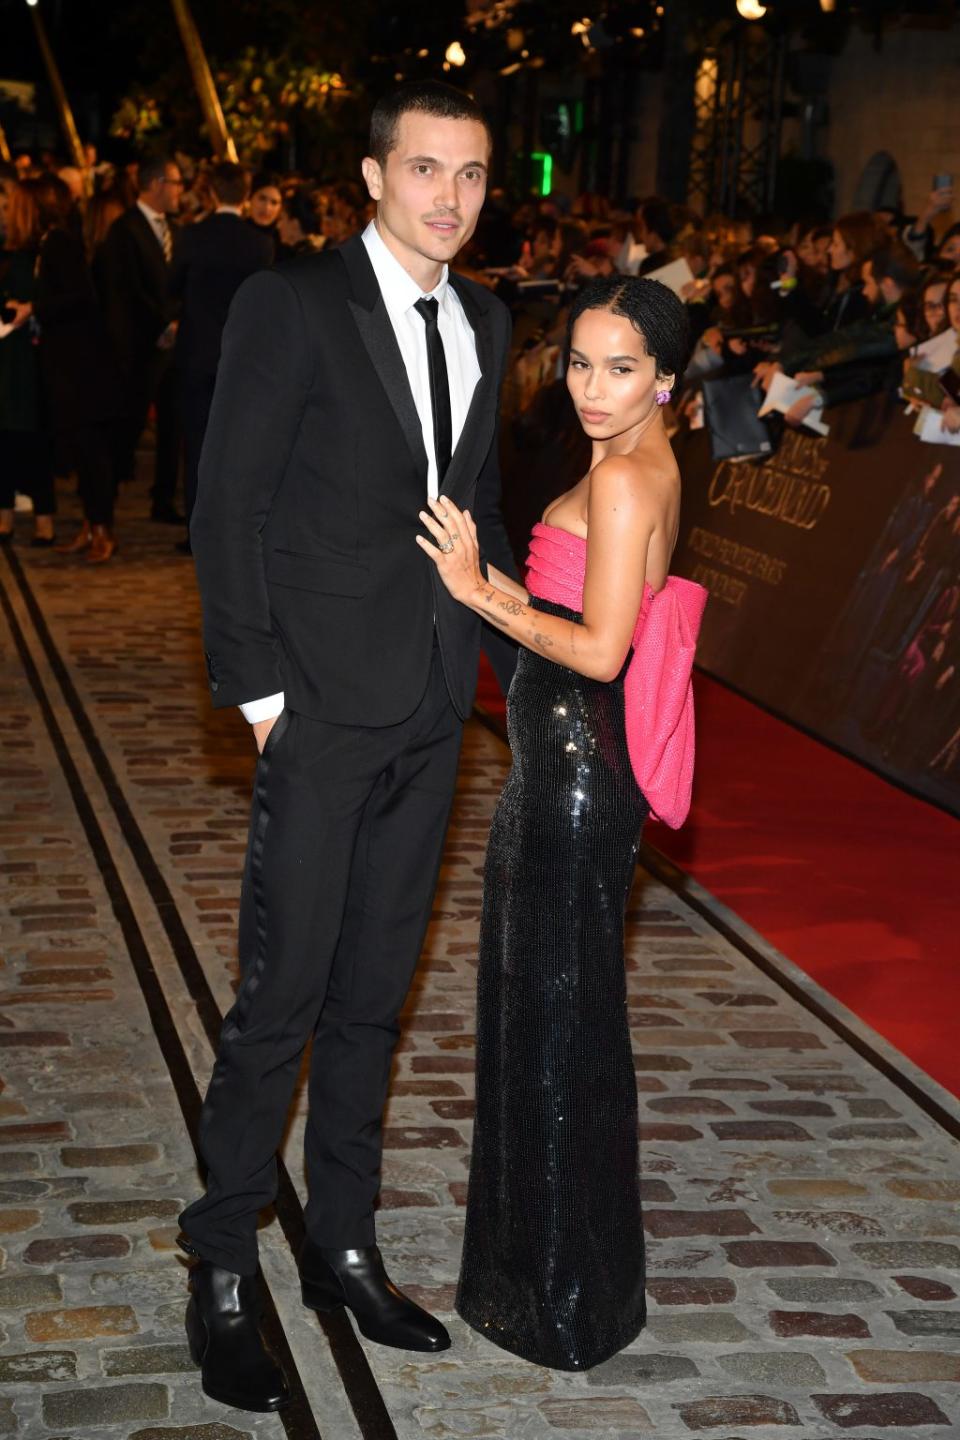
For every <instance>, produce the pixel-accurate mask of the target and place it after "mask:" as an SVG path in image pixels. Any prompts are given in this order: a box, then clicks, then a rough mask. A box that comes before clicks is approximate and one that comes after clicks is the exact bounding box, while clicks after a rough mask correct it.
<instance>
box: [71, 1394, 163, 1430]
mask: <svg viewBox="0 0 960 1440" xmlns="http://www.w3.org/2000/svg"><path fill="white" fill-rule="evenodd" d="M169 1414H170V1392H169V1390H168V1389H167V1387H166V1386H165V1385H98V1386H95V1387H94V1386H91V1387H85V1388H84V1389H82V1390H54V1391H50V1392H48V1393H47V1394H45V1395H44V1397H43V1418H44V1421H45V1422H46V1424H47V1425H80V1426H83V1425H91V1426H92V1425H118V1424H121V1423H123V1422H124V1421H129V1420H165V1419H166V1417H167V1416H168V1415H169Z"/></svg>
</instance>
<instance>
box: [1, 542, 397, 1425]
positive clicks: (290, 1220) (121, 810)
mask: <svg viewBox="0 0 960 1440" xmlns="http://www.w3.org/2000/svg"><path fill="white" fill-rule="evenodd" d="M5 553H6V556H7V560H8V563H9V565H10V569H11V571H12V573H13V575H14V578H15V580H16V582H17V585H18V587H19V590H20V593H21V595H22V597H23V601H24V604H25V606H26V608H27V612H28V614H29V615H30V619H31V621H32V622H33V625H34V628H35V630H36V632H37V635H38V637H39V640H40V643H41V645H42V646H43V649H44V653H45V654H46V656H47V661H48V663H49V665H50V668H51V670H52V671H53V673H54V675H55V676H56V679H57V682H58V684H59V686H60V689H61V691H62V693H63V697H64V700H65V702H66V704H67V708H68V709H69V711H70V713H71V716H72V718H73V721H74V724H75V725H76V727H77V731H78V733H79V734H80V736H81V739H82V740H83V743H84V745H85V747H86V749H87V752H88V755H89V757H90V760H91V763H92V764H93V766H94V769H95V770H96V772H97V775H98V776H99V779H100V783H101V784H102V785H103V788H104V790H105V792H106V795H107V798H108V800H109V802H110V805H111V807H112V809H113V811H114V814H115V816H116V818H117V823H118V824H119V826H120V830H121V833H122V834H123V837H124V840H125V841H126V843H127V846H128V848H129V850H130V853H131V854H132V856H133V858H134V861H135V863H136V865H137V868H138V870H139V871H140V874H141V877H142V879H143V882H144V884H145V886H146V888H147V891H148V893H149V895H150V898H151V900H152V901H153V904H154V906H155V908H156V910H157V913H158V915H159V917H160V921H161V924H162V925H163V928H164V931H165V933H166V936H167V939H168V941H169V942H170V947H171V950H172V951H173V954H174V958H175V959H176V962H177V966H178V968H179V970H180V974H181V976H182V977H183V980H184V983H185V985H186V988H187V992H188V994H189V996H190V999H191V1000H192V1001H193V1004H194V1006H195V1008H196V1011H197V1014H198V1016H199V1018H200V1022H201V1024H202V1025H203V1029H204V1033H205V1034H206V1036H207V1038H208V1040H209V1041H210V1043H211V1045H212V1046H213V1048H214V1049H216V1047H217V1043H218V1040H219V1035H220V1026H221V1024H222V1023H223V1016H222V1014H221V1012H220V1009H219V1006H218V1005H217V1002H216V999H215V997H214V995H213V992H212V990H211V989H210V985H209V982H208V981H207V977H206V975H205V974H204V971H203V967H202V966H201V964H200V961H199V958H198V956H197V952H196V950H195V949H194V947H193V942H192V941H191V939H190V936H189V934H188V933H187V930H186V927H185V925H184V923H183V920H182V918H181V916H180V912H179V910H178V909H177V904H176V901H175V899H174V897H173V894H172V893H171V891H170V888H169V886H168V885H167V882H166V880H165V878H164V876H163V873H162V871H161V870H160V867H159V865H158V864H157V862H156V860H155V859H154V856H153V853H152V851H151V850H150V847H149V845H148V844H147V841H146V838H145V836H144V834H143V832H142V830H141V829H140V826H139V824H138V823H137V820H136V817H135V816H134V814H133V812H132V810H131V809H130V806H129V804H128V802H127V799H126V796H125V795H124V793H123V790H122V789H121V786H120V784H119V781H118V780H117V777H116V774H115V772H114V770H113V767H112V766H111V764H110V761H109V760H108V759H107V756H106V753H105V752H104V750H103V747H102V746H101V744H100V741H99V739H98V738H97V735H96V731H95V730H94V728H93V726H92V724H91V723H90V719H89V716H88V715H87V713H86V711H85V709H84V706H83V702H82V700H81V698H80V696H79V694H78V692H77V689H76V686H75V685H74V683H73V680H72V678H71V676H70V673H69V671H68V669H67V667H66V664H65V662H64V660H63V658H62V657H61V655H60V652H59V650H58V648H57V645H56V642H55V641H54V639H53V636H52V635H51V633H50V630H49V627H48V626H47V623H46V620H45V619H44V616H43V613H42V611H41V610H40V607H39V605H38V603H37V600H36V597H35V596H34V594H33V591H32V590H31V588H30V585H29V582H28V580H27V577H26V575H25V574H24V571H23V567H22V566H21V565H20V562H19V560H18V559H17V557H16V556H15V555H14V554H13V552H12V551H11V550H6V551H5ZM0 595H2V597H3V605H4V610H5V612H7V614H8V616H9V620H10V624H11V628H12V629H13V630H14V635H15V639H16V643H17V648H18V651H19V653H20V655H21V659H22V660H23V663H24V667H25V669H26V670H27V673H28V678H29V679H30V684H31V687H32V688H33V690H34V693H35V694H36V695H37V700H38V703H39V704H40V705H41V708H42V709H43V710H44V716H45V719H46V721H47V729H48V731H49V732H50V738H51V741H52V743H53V745H54V748H55V750H56V751H57V755H58V758H59V759H60V761H61V765H62V766H63V768H64V774H65V775H66V777H67V783H68V785H70V789H71V793H72V794H73V795H74V801H75V803H76V805H77V810H78V813H80V819H81V823H83V825H84V829H85V830H87V823H86V819H85V816H89V818H90V820H91V822H92V824H93V825H94V826H95V828H96V835H97V837H99V839H98V841H97V842H96V843H95V840H94V837H93V835H91V834H90V832H89V831H88V839H89V840H90V844H91V848H92V850H93V853H94V856H95V857H96V858H97V863H98V865H100V860H101V856H102V857H105V860H106V862H107V863H108V865H109V867H110V871H111V873H112V875H113V877H114V882H115V887H119V891H118V899H119V901H120V904H121V906H122V908H123V913H124V914H125V915H127V916H128V920H129V924H130V926H131V927H132V929H131V936H132V938H133V942H134V943H136V944H137V945H139V947H140V949H139V950H138V951H137V954H135V953H134V950H133V948H131V939H129V938H128V936H127V930H126V929H125V928H123V927H124V920H123V918H122V915H121V911H120V910H118V909H117V902H116V901H114V913H115V914H116V915H117V919H118V921H119V922H120V924H121V928H123V933H124V939H125V940H127V944H128V949H130V957H131V961H132V963H133V966H134V970H135V971H136V974H137V979H138V980H139V981H140V986H141V989H142V990H143V994H144V998H145V1000H146V1001H147V1007H148V1009H149V1011H150V1017H151V1020H152V1021H153V1025H154V1029H155V1030H156V1032H157V1039H158V1041H159V1043H160V1048H161V1051H162V1052H163V1056H164V1060H165V1061H166V1063H167V1066H168V1068H169V1069H170V1073H171V1076H172V1078H173V1081H174V1086H175V1088H176V1091H177V1098H178V1100H179V1101H180V1107H181V1110H182V1111H183V1116H184V1119H185V1121H186V1123H187V1127H188V1130H189V1133H190V1138H191V1141H192V1142H193V1145H194V1149H195V1150H196V1149H197V1142H196V1131H197V1122H198V1120H199V1115H200V1105H201V1098H200V1094H199V1091H198V1089H197V1086H196V1082H195V1081H194V1078H193V1072H192V1070H191V1069H190V1064H189V1060H188V1058H187V1055H186V1051H185V1050H184V1049H183V1046H182V1045H181V1043H180V1037H179V1034H178V1033H177V1029H176V1025H175V1022H174V1020H173V1016H172V1015H171V1013H170V1010H169V1008H168V1006H167V1002H166V999H165V997H164V995H163V990H162V987H161V985H160V981H159V977H158V976H157V973H156V970H155V969H154V966H153V961H152V960H151V958H150V953H149V950H148V949H147V946H146V943H145V941H144V939H143V935H142V933H141V931H140V927H139V925H138V924H137V921H136V917H135V915H134V913H133V909H132V906H131V905H130V901H129V898H128V897H127V895H126V892H125V890H124V889H123V882H122V880H121V878H120V875H119V873H118V872H117V871H116V867H115V866H114V864H113V860H112V857H111V856H110V853H109V848H108V847H107V844H106V839H105V837H104V835H103V831H102V830H101V829H100V825H99V822H98V821H97V819H96V816H95V814H94V812H93V810H92V808H91V807H90V804H89V801H88V800H87V798H86V794H85V792H84V791H83V788H82V784H81V782H80V778H79V775H78V774H77V771H76V768H75V766H74V764H73V760H72V757H71V756H70V753H69V750H68V749H67V746H66V741H65V740H64V737H63V733H62V731H61V730H60V727H59V725H58V723H57V720H56V717H55V715H54V714H53V710H52V707H51V706H50V704H49V701H48V700H47V697H46V695H45V694H44V693H43V687H42V681H41V679H40V676H39V673H38V672H37V670H36V666H35V665H34V663H33V658H32V656H30V653H29V650H27V649H26V641H25V639H24V638H23V635H22V631H21V630H20V626H19V624H18V622H17V619H16V616H15V614H14V612H13V610H12V607H11V606H10V601H9V598H8V596H7V595H6V592H5V590H4V589H3V586H2V585H0ZM38 687H39V688H38ZM67 765H69V767H70V772H72V775H73V776H74V778H75V781H76V785H77V787H79V788H78V790H76V791H75V789H74V783H73V782H72V781H71V778H70V773H68V771H67ZM81 801H82V804H83V807H84V808H83V809H81ZM101 873H102V874H103V875H104V883H106V872H105V871H104V870H103V867H102V865H101ZM109 889H110V887H109V886H108V890H109ZM111 900H112V901H113V900H114V896H113V893H112V892H111ZM184 1067H185V1072H184ZM175 1069H176V1073H175ZM178 1076H179V1078H178ZM185 1077H189V1086H187V1085H186V1079H185ZM197 1153H198V1158H199V1150H197ZM277 1169H278V1193H277V1200H276V1205H275V1209H276V1213H277V1219H278V1220H279V1222H280V1227H281V1230H282V1231H283V1234H284V1237H285V1239H286V1240H287V1243H288V1244H289V1246H290V1248H291V1250H292V1251H293V1253H294V1254H295V1255H297V1254H298V1253H299V1250H300V1247H301V1245H302V1244H303V1240H304V1236H305V1229H304V1220H303V1207H302V1206H301V1204H300V1198H299V1196H298V1195H297V1192H296V1188H295V1187H294V1184H293V1181H292V1180H291V1178H290V1174H289V1172H288V1171H287V1169H286V1167H285V1165H284V1163H283V1160H282V1158H281V1157H280V1156H278V1157H277ZM263 1288H264V1291H265V1292H266V1299H267V1302H268V1307H267V1308H268V1313H267V1315H266V1316H265V1319H266V1320H267V1322H268V1323H267V1324H265V1326H264V1333H265V1336H266V1338H267V1340H268V1342H269V1343H270V1345H271V1347H272V1348H273V1350H274V1352H275V1353H276V1354H277V1356H278V1358H279V1359H281V1360H282V1361H283V1363H284V1368H285V1369H287V1370H288V1372H289V1373H290V1377H291V1388H292V1389H294V1391H295V1392H297V1393H295V1395H294V1401H293V1403H292V1404H291V1406H290V1407H289V1408H288V1409H286V1410H284V1411H281V1412H280V1418H281V1419H282V1420H283V1422H284V1428H285V1430H286V1432H287V1434H288V1436H289V1437H290V1440H321V1437H320V1432H319V1430H318V1429H317V1426H316V1421H315V1420H314V1418H313V1414H312V1411H311V1409H310V1404H309V1401H308V1400H307V1396H306V1392H305V1391H304V1389H303V1384H302V1381H301V1380H300V1376H299V1373H298V1371H297V1369H296V1364H295V1362H294V1359H293V1355H292V1353H291V1352H290V1347H289V1344H288V1342H287V1338H286V1335H285V1334H284V1332H283V1327H282V1324H281V1322H280V1318H279V1315H278V1313H277V1310H276V1307H275V1305H274V1303H273V1300H272V1298H271V1297H270V1295H269V1290H268V1287H267V1285H266V1281H265V1280H264V1284H263ZM317 1319H318V1321H319V1323H320V1325H321V1328H322V1329H323V1332H324V1335H325V1337H326V1339H327V1343H328V1344H329V1346H330V1352H331V1354H332V1356H333V1359H334V1363H335V1364H336V1366H337V1370H338V1373H339V1375H340V1379H341V1382H342V1384H343V1388H344V1391H345V1393H346V1395H347V1399H348V1400H349V1402H350V1406H351V1409H352V1410H353V1413H354V1416H355V1417H356V1421H357V1424H358V1426H359V1427H360V1433H361V1435H362V1436H363V1440H397V1432H396V1430H395V1429H394V1426H393V1422H392V1420H391V1419H390V1416H389V1413H388V1411H387V1408H386V1405H385V1403H384V1400H383V1396H382V1395H381V1394H380V1390H379V1387H378V1386H377V1382H376V1380H375V1379H374V1376H373V1372H372V1371H371V1369H370V1365H369V1362H368V1360H367V1357H366V1355H365V1354H364V1352H363V1348H362V1346H361V1345H360V1342H359V1340H358V1339H357V1337H356V1335H355V1333H354V1330H353V1326H352V1325H351V1323H350V1321H349V1319H348V1318H347V1314H346V1311H344V1310H339V1311H334V1312H332V1313H331V1314H329V1315H318V1316H317ZM300 1397H302V1404H303V1409H304V1412H305V1418H304V1419H303V1420H302V1421H301V1420H299V1419H297V1420H296V1421H295V1419H294V1417H295V1413H296V1414H298V1413H299V1409H300Z"/></svg>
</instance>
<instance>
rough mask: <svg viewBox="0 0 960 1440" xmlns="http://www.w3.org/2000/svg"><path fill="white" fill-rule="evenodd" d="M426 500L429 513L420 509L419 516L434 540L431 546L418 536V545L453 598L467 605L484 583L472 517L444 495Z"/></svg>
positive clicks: (427, 541) (467, 511)
mask: <svg viewBox="0 0 960 1440" xmlns="http://www.w3.org/2000/svg"><path fill="white" fill-rule="evenodd" d="M428 503H429V505H430V511H431V512H432V513H428V512H427V511H426V510H421V511H420V519H421V520H422V521H423V523H424V526H425V527H426V529H427V530H429V531H430V534H431V535H432V536H433V537H434V539H435V540H436V542H437V543H436V545H431V544H430V541H429V540H425V539H424V538H423V536H422V535H418V536H417V537H416V539H417V544H418V545H419V546H420V549H421V550H425V551H426V552H427V554H428V555H429V556H430V559H431V560H432V561H433V563H434V564H435V565H436V567H437V570H438V572H439V574H440V579H441V580H442V581H443V583H444V585H445V586H446V587H447V589H448V590H449V591H450V594H451V595H452V596H453V598H454V600H459V601H460V603H461V604H462V605H469V603H470V601H471V599H472V598H473V597H474V595H475V594H476V592H477V590H479V589H480V588H481V586H483V585H484V584H485V583H486V582H485V581H484V578H483V573H482V571H481V569H480V545H479V542H478V540H477V527H476V525H474V523H473V517H472V516H471V514H470V511H469V510H460V509H458V507H457V506H456V505H454V503H453V501H452V500H448V499H447V498H446V496H444V495H441V496H439V497H438V498H437V499H436V500H430V501H429V502H428Z"/></svg>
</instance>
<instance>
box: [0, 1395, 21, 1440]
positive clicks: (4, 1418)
mask: <svg viewBox="0 0 960 1440" xmlns="http://www.w3.org/2000/svg"><path fill="white" fill-rule="evenodd" d="M19 1428H20V1426H19V1422H18V1420H17V1417H16V1415H15V1414H14V1411H13V1401H12V1400H5V1399H4V1398H3V1397H2V1396H0V1435H12V1434H13V1433H14V1431H15V1430H18V1429H19Z"/></svg>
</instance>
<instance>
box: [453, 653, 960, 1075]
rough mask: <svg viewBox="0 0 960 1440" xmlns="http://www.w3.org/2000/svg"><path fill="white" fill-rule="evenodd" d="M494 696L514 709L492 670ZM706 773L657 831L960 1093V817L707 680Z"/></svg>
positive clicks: (691, 870)
mask: <svg viewBox="0 0 960 1440" xmlns="http://www.w3.org/2000/svg"><path fill="white" fill-rule="evenodd" d="M478 698H479V700H480V703H481V704H482V705H484V706H485V707H486V708H487V709H488V710H489V711H490V712H491V713H493V714H496V715H501V716H502V714H503V701H502V698H501V697H500V692H499V690H498V689H497V686H496V682H495V681H494V680H493V678H492V676H490V675H489V674H486V673H485V674H484V675H483V678H482V681H481V691H480V695H479V697H478ZM696 699H697V779H696V784H695V788H694V804H693V810H692V812H691V815H690V819H689V820H688V821H687V824H686V825H685V826H684V828H683V829H682V830H680V831H679V832H676V831H673V830H668V829H667V827H666V826H665V825H655V824H651V825H650V826H649V827H648V828H647V830H646V832H645V835H644V838H645V839H646V840H648V841H649V842H650V843H651V844H652V845H655V846H656V847H657V848H658V849H660V850H662V851H663V852H664V854H666V855H668V856H669V857H670V859H671V860H673V861H674V863H675V864H677V865H679V866H681V867H682V869H684V870H685V871H686V872H687V873H688V874H690V875H692V876H693V877H694V879H696V880H697V881H699V883H700V884H701V885H703V886H704V888H705V889H707V890H709V891H710V892H711V894H713V895H715V896H716V897H717V899H719V900H722V901H723V903H724V904H725V905H728V906H729V907H730V909H731V910H734V911H735V912H736V913H737V914H738V915H739V916H741V917H742V919H744V920H746V921H747V923H748V924H749V925H752V926H753V928H754V929H755V930H757V931H758V932H759V933H760V934H761V935H763V936H764V937H765V939H767V940H769V941H770V943H771V944H772V945H775V946H776V947H777V949H778V950H781V951H782V952H783V953H784V954H785V955H787V956H788V957H789V958H790V959H791V960H793V961H794V962H795V963H796V964H797V965H799V966H800V967H801V968H802V969H803V970H805V971H806V972H807V974H808V975H810V976H812V978H813V979H814V980H816V981H817V983H818V984H820V985H822V986H823V988H824V989H825V990H827V991H829V993H830V994H831V995H834V996H835V997H836V998H837V999H838V1000H840V1001H841V1002H842V1003H843V1004H844V1005H846V1006H847V1007H848V1008H849V1009H850V1010H852V1011H853V1012H854V1014H856V1015H858V1016H860V1017H861V1019H863V1020H865V1021H866V1022H867V1024H868V1025H871V1026H872V1027H873V1028H874V1029H875V1030H877V1031H878V1032H879V1033H880V1034H881V1035H883V1036H885V1037H886V1039H887V1040H889V1041H890V1042H891V1044H893V1045H895V1046H896V1047H897V1049H898V1050H902V1051H903V1053H904V1054H905V1055H908V1056H909V1057H910V1059H911V1060H913V1061H914V1063H915V1064H917V1065H919V1066H920V1067H921V1069H923V1070H925V1071H926V1072H927V1073H928V1074H929V1075H932V1076H933V1077H934V1079H935V1080H937V1081H939V1083H940V1084H941V1085H944V1086H946V1087H947V1088H948V1089H950V1090H952V1091H953V1092H954V1093H958V1094H960V1045H958V1044H957V1015H958V1013H960V941H958V923H957V894H958V890H960V885H958V878H960V823H958V821H956V820H955V819H953V818H952V817H951V816H949V815H945V814H943V813H942V812H941V811H939V810H936V809H934V808H933V806H931V805H927V804H925V803H924V802H923V801H922V800H914V799H913V798H912V797H911V796H909V795H905V794H904V793H903V792H902V791H900V790H897V789H896V788H895V787H894V786H892V785H889V784H887V782H886V781H885V780H881V779H880V778H879V777H878V776H877V775H874V774H873V773H872V771H869V770H866V769H865V768H864V767H863V766H861V765H858V764H856V763H855V762H854V761H852V760H847V759H845V758H844V757H843V756H842V755H838V754H836V753H835V752H834V751H832V750H830V749H828V748H827V747H826V746H825V745H821V744H819V743H818V742H817V741H815V740H811V739H809V738H808V737H807V736H805V735H803V734H801V733H800V732H799V731H798V730H795V729H794V728H793V727H792V726H791V725H787V724H785V723H784V722H783V721H780V720H776V719H774V718H773V717H772V716H770V715H768V714H766V713H765V711H763V710H760V709H758V708H757V706H755V705H751V704H750V703H749V702H748V701H746V700H742V699H741V698H740V697H739V696H737V695H734V694H733V693H732V692H731V691H729V690H727V689H726V688H725V687H724V686H722V685H720V684H718V683H716V682H715V681H712V680H710V679H708V678H707V677H706V676H703V675H698V676H697V677H696Z"/></svg>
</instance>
